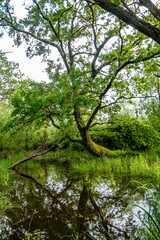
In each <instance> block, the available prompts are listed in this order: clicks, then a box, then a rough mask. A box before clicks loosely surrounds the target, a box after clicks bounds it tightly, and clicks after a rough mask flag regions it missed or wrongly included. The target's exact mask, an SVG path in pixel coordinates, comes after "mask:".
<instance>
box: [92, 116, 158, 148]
mask: <svg viewBox="0 0 160 240" xmlns="http://www.w3.org/2000/svg"><path fill="white" fill-rule="evenodd" d="M91 136H92V138H93V140H94V141H95V142H97V143H98V144H101V145H103V146H108V147H109V148H111V149H120V148H122V149H125V150H126V149H130V150H138V151H144V150H147V149H150V148H153V147H154V146H156V145H158V144H159V141H160V138H159V137H160V136H159V133H158V132H157V131H156V130H155V129H154V128H153V127H152V125H151V123H150V122H149V121H148V120H147V119H145V118H141V119H140V118H135V117H129V116H126V115H125V116H120V117H119V118H118V119H111V120H110V121H108V124H107V123H106V124H104V125H102V127H99V128H98V127H97V129H96V128H95V129H93V132H92V133H91Z"/></svg>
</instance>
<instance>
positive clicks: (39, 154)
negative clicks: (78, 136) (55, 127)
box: [9, 134, 69, 169]
mask: <svg viewBox="0 0 160 240" xmlns="http://www.w3.org/2000/svg"><path fill="white" fill-rule="evenodd" d="M68 137H69V135H68V134H66V135H65V136H63V137H62V138H61V140H60V141H59V142H58V143H55V144H53V145H52V146H51V147H50V148H48V149H46V150H45V151H43V152H39V151H40V150H39V148H38V149H37V150H36V151H35V152H34V153H32V154H30V155H29V156H28V157H25V158H23V159H20V160H19V161H17V162H15V163H13V164H12V165H11V166H10V167H9V168H12V169H14V168H15V167H16V166H18V165H19V164H21V163H23V162H26V161H28V160H30V159H32V158H35V157H38V156H42V155H45V154H46V153H48V152H50V151H51V150H56V148H57V147H61V146H60V143H61V142H63V140H64V139H65V138H68Z"/></svg>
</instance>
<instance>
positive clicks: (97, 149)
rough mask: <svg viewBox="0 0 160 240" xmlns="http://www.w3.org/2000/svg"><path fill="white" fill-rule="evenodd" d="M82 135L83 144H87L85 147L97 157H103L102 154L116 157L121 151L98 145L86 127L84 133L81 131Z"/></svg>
mask: <svg viewBox="0 0 160 240" xmlns="http://www.w3.org/2000/svg"><path fill="white" fill-rule="evenodd" d="M81 136H82V142H83V145H84V146H85V148H86V149H87V150H88V151H89V152H90V153H92V154H93V155H95V156H97V157H101V156H108V157H116V156H117V155H119V154H120V152H121V151H118V150H117V151H112V150H109V149H107V148H105V147H102V146H100V145H98V144H97V143H94V142H93V141H92V139H91V137H90V134H89V131H88V130H85V129H84V131H83V133H81Z"/></svg>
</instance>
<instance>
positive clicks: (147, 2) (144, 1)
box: [139, 0, 160, 21]
mask: <svg viewBox="0 0 160 240" xmlns="http://www.w3.org/2000/svg"><path fill="white" fill-rule="evenodd" d="M139 2H140V5H142V6H144V7H146V8H147V9H148V10H149V11H150V12H151V13H152V14H153V16H154V17H155V18H156V19H157V20H158V21H160V9H158V8H157V7H156V6H155V5H154V4H153V2H152V1H151V0H139Z"/></svg>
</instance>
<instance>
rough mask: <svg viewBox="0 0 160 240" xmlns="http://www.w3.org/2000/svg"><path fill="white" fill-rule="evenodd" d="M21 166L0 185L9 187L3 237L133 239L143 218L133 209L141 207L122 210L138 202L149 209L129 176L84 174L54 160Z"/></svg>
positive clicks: (0, 223)
mask: <svg viewBox="0 0 160 240" xmlns="http://www.w3.org/2000/svg"><path fill="white" fill-rule="evenodd" d="M22 165H23V166H20V168H19V170H18V171H12V170H10V171H9V179H8V182H7V184H6V186H5V185H3V186H0V190H1V191H0V192H3V191H4V188H5V190H6V188H7V194H6V196H5V197H6V199H5V198H4V201H6V203H4V204H5V210H4V211H1V212H0V239H2V240H21V239H29V240H31V239H43V240H45V239H49V240H59V239H64V240H67V239H68V240H69V239H73V240H74V239H91V240H103V239H107V240H108V239H122V240H123V239H135V237H136V234H137V233H136V231H137V229H138V228H139V227H140V222H139V221H138V219H137V218H136V217H135V216H134V215H133V214H132V213H131V212H132V211H134V213H135V214H138V212H139V210H140V209H139V208H138V207H133V209H132V211H129V212H128V213H126V214H125V215H123V213H124V208H126V207H127V206H128V204H130V203H134V202H135V203H138V204H140V205H141V206H143V207H145V208H146V209H147V208H149V205H148V204H149V203H148V200H147V199H148V194H147V192H145V190H144V189H139V190H135V189H136V187H137V186H138V183H135V182H132V180H133V179H130V178H129V176H126V177H124V176H123V177H121V176H114V177H113V176H108V175H107V173H105V172H103V173H100V174H92V176H83V177H80V176H78V175H72V174H71V173H69V172H67V171H65V170H64V169H59V168H57V167H56V166H55V165H53V164H51V163H43V162H41V163H39V162H36V163H34V164H32V166H31V167H29V165H27V164H26V165H25V164H22ZM144 181H145V182H146V181H147V180H146V179H145V180H144ZM27 233H30V235H28V238H27V235H26V234H27ZM25 235H26V236H25Z"/></svg>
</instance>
